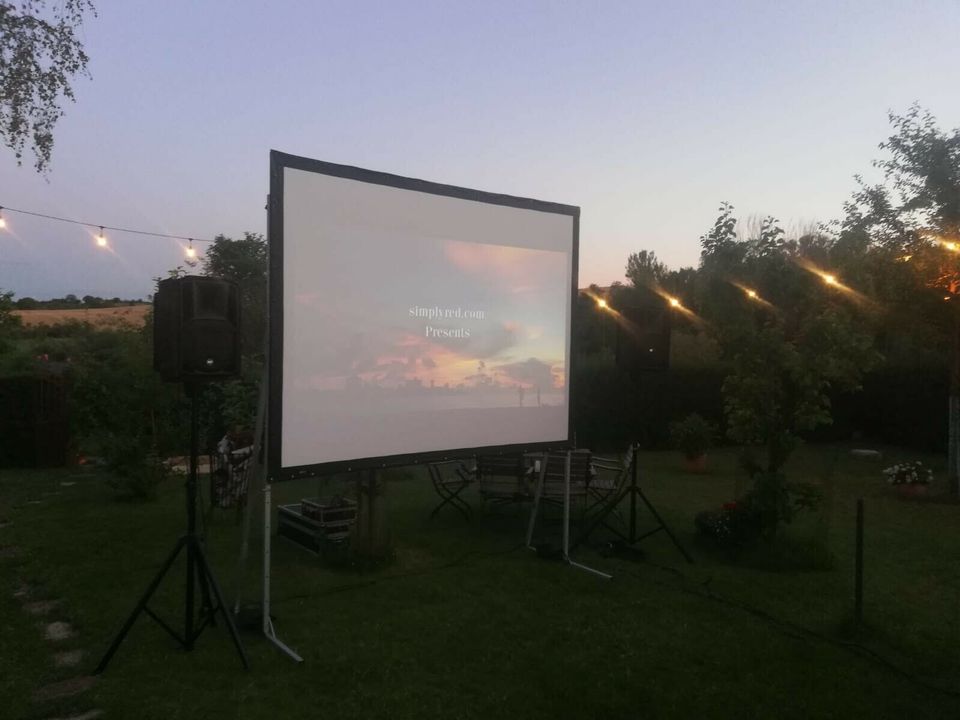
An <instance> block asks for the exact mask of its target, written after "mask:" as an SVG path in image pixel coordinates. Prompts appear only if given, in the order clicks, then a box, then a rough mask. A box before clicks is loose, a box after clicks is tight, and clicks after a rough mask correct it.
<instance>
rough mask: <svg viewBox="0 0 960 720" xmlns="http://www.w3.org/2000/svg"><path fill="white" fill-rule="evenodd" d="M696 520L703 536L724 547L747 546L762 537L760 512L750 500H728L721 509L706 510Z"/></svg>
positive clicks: (698, 529)
mask: <svg viewBox="0 0 960 720" xmlns="http://www.w3.org/2000/svg"><path fill="white" fill-rule="evenodd" d="M694 522H695V524H696V526H697V531H698V532H699V533H700V534H701V535H702V536H703V537H705V538H707V539H709V540H711V541H713V542H715V543H716V544H717V545H718V546H720V547H724V548H740V547H745V546H747V545H751V544H753V543H754V542H755V541H756V540H757V538H758V537H760V531H761V521H760V514H759V512H757V509H756V507H755V506H754V505H753V503H751V502H749V501H740V502H737V501H734V502H728V503H724V505H723V507H722V508H720V510H704V511H703V512H701V513H699V514H697V517H696V518H695V521H694Z"/></svg>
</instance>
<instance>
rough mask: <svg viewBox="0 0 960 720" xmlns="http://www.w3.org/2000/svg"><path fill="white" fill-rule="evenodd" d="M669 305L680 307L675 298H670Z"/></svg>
mask: <svg viewBox="0 0 960 720" xmlns="http://www.w3.org/2000/svg"><path fill="white" fill-rule="evenodd" d="M670 307H675V308H678V307H680V301H679V300H677V299H676V298H670Z"/></svg>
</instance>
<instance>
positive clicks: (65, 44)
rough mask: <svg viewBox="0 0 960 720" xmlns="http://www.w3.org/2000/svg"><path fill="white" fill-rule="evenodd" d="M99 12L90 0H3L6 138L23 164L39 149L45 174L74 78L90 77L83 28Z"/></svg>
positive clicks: (0, 47)
mask: <svg viewBox="0 0 960 720" xmlns="http://www.w3.org/2000/svg"><path fill="white" fill-rule="evenodd" d="M88 12H91V13H93V14H96V10H95V9H94V7H93V3H92V2H90V0H61V1H60V2H56V3H48V2H47V0H21V1H20V2H16V3H14V2H4V1H3V0H0V137H2V138H3V142H4V144H5V145H6V146H7V147H8V148H10V149H11V150H13V152H14V155H15V156H16V158H17V164H18V165H19V164H20V163H21V162H22V159H23V153H24V150H25V149H26V148H27V147H28V146H29V147H30V148H31V149H32V150H33V155H34V159H35V160H34V166H35V167H36V169H37V171H38V172H44V171H46V170H47V168H48V167H49V165H50V155H51V152H52V151H53V129H54V126H55V125H56V123H57V120H59V119H60V117H61V116H62V115H63V109H62V107H61V106H62V104H63V101H64V100H73V99H74V95H73V86H72V84H71V83H72V82H73V78H74V77H75V76H77V75H88V73H87V61H88V57H87V54H86V52H85V51H84V49H83V42H82V41H81V40H80V37H79V31H80V28H81V26H82V24H83V20H84V16H85V15H86V14H87V13H88Z"/></svg>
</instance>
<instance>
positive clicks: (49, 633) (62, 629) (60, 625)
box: [43, 620, 74, 642]
mask: <svg viewBox="0 0 960 720" xmlns="http://www.w3.org/2000/svg"><path fill="white" fill-rule="evenodd" d="M73 634H74V633H73V627H72V626H71V625H70V623H68V622H61V621H59V620H58V621H57V622H52V623H50V624H49V625H47V626H46V627H45V628H44V629H43V638H44V640H50V641H52V642H59V641H61V640H69V639H70V638H72V637H73Z"/></svg>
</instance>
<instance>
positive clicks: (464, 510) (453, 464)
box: [427, 460, 473, 520]
mask: <svg viewBox="0 0 960 720" xmlns="http://www.w3.org/2000/svg"><path fill="white" fill-rule="evenodd" d="M427 470H428V471H429V472H430V479H431V480H432V481H433V489H434V490H436V491H437V494H438V495H439V496H440V497H441V501H440V504H439V505H437V506H436V507H435V508H434V509H433V511H432V512H431V513H430V517H431V518H432V517H435V516H436V514H437V513H438V512H440V508H442V507H443V506H444V505H450V506H451V507H453V508H455V509H456V510H457V511H458V512H459V513H460V514H461V515H463V516H464V517H465V518H466V519H467V520H469V519H470V518H471V517H472V516H473V512H472V511H471V510H470V505H468V504H467V501H466V500H464V499H463V498H461V497H460V493H462V492H463V491H464V490H466V489H467V487H468V486H469V485H470V483H471V482H472V481H473V478H472V477H471V475H470V471H469V470H468V469H467V467H466V466H465V465H464V464H463V463H462V462H460V461H459V460H447V461H444V462H435V463H429V464H428V465H427Z"/></svg>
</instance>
